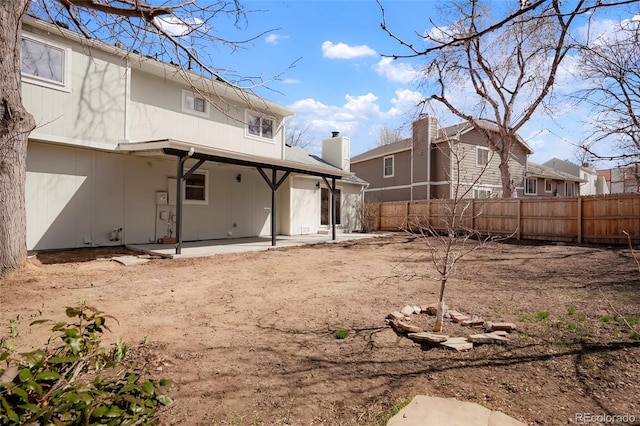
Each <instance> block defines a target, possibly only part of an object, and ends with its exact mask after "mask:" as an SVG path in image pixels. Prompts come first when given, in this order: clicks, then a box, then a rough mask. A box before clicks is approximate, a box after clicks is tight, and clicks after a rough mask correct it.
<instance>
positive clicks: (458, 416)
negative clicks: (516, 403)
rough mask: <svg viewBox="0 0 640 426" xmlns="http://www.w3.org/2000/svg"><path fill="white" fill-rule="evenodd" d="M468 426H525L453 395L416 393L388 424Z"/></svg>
mask: <svg viewBox="0 0 640 426" xmlns="http://www.w3.org/2000/svg"><path fill="white" fill-rule="evenodd" d="M425 425H464V426H525V424H524V423H521V422H519V421H517V420H515V419H514V418H512V417H509V416H507V415H506V414H503V413H501V412H499V411H491V410H489V409H488V408H485V407H483V406H481V405H478V404H474V403H472V402H465V401H457V400H455V399H453V398H441V397H437V396H425V395H416V396H415V397H414V398H413V399H412V400H411V402H410V403H409V405H407V406H406V407H404V408H403V409H402V410H400V412H398V414H396V415H395V416H393V417H392V418H391V419H390V420H389V421H388V422H387V426H425Z"/></svg>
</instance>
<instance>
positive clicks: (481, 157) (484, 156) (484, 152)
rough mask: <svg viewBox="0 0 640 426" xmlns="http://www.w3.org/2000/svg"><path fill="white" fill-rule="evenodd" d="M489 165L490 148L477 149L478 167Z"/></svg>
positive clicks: (480, 147) (478, 147)
mask: <svg viewBox="0 0 640 426" xmlns="http://www.w3.org/2000/svg"><path fill="white" fill-rule="evenodd" d="M488 163H489V148H485V147H482V146H477V147H476V165H477V166H486V165H487V164H488Z"/></svg>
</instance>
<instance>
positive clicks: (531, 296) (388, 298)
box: [0, 234, 640, 425]
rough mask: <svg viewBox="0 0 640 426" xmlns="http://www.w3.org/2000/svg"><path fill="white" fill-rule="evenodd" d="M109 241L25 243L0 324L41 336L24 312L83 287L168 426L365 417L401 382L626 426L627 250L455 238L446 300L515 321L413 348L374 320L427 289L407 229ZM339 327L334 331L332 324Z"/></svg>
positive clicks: (633, 305) (631, 273)
mask: <svg viewBox="0 0 640 426" xmlns="http://www.w3.org/2000/svg"><path fill="white" fill-rule="evenodd" d="M119 252H123V251H122V250H121V249H101V250H73V251H65V252H53V253H42V254H40V255H38V256H37V257H34V258H32V259H30V261H29V263H28V264H27V265H26V266H25V267H23V268H21V269H19V270H17V271H15V272H14V273H12V274H11V275H10V276H7V277H5V278H4V279H3V280H2V283H1V287H0V290H1V291H0V306H1V309H0V321H1V323H2V324H3V325H2V327H3V328H2V329H1V330H2V331H1V332H0V333H3V334H6V332H5V330H6V328H5V324H8V321H9V319H13V318H16V317H17V316H20V318H21V319H22V323H23V326H22V328H21V331H22V332H21V335H20V336H19V338H18V339H17V344H18V345H19V346H21V347H22V348H28V347H35V346H39V345H42V344H43V343H44V341H45V340H46V338H47V335H48V330H47V327H44V326H42V325H40V326H34V327H28V326H27V325H26V324H28V323H29V322H30V320H31V319H32V318H33V317H34V316H37V315H39V313H41V316H42V317H44V318H51V319H55V320H64V307H65V306H72V305H76V304H78V303H79V302H80V301H81V300H86V302H87V303H88V304H90V305H93V306H96V307H98V308H99V309H101V310H103V311H105V312H107V313H109V314H111V315H114V316H115V317H117V318H118V320H119V324H116V323H112V330H113V333H112V334H108V335H107V336H105V342H106V343H107V344H110V343H112V342H113V341H115V339H116V336H121V337H122V338H124V339H125V340H126V341H128V342H131V345H132V347H133V349H132V353H131V356H132V360H137V362H144V363H146V365H147V366H149V367H150V368H151V369H152V371H153V375H155V376H157V377H166V378H170V379H172V380H173V382H174V386H173V387H172V388H171V389H170V390H169V392H168V393H169V395H170V396H171V397H172V398H173V399H174V400H175V404H174V405H173V406H171V407H169V408H167V409H166V410H165V411H163V412H162V420H163V421H164V422H165V423H167V424H175V425H182V424H185V425H211V424H269V425H273V424H292V425H311V424H313V425H319V424H327V425H329V424H330V425H356V424H375V422H376V421H379V419H380V418H381V415H382V413H384V412H386V411H388V409H389V406H390V405H391V404H393V403H394V402H396V401H398V400H400V399H403V398H406V397H411V396H414V395H417V394H426V395H439V396H445V397H455V398H458V399H460V400H464V401H471V402H476V403H479V404H481V405H484V406H486V407H488V408H490V409H492V410H500V411H503V412H505V413H506V414H508V415H510V416H512V417H515V418H517V419H519V420H521V421H523V422H525V423H527V424H530V425H561V424H570V423H580V421H579V419H577V418H576V414H577V413H589V414H591V415H597V416H602V415H614V416H615V415H617V416H623V415H625V414H626V415H627V417H626V419H627V420H628V419H629V418H630V417H629V416H633V417H635V420H634V421H627V423H626V424H628V423H632V424H640V402H639V395H640V380H639V379H640V372H639V368H638V367H639V365H640V364H639V360H640V340H638V338H637V335H634V334H633V332H632V331H631V330H629V328H628V326H627V324H625V323H624V322H623V321H622V320H621V319H620V317H619V316H618V315H617V313H619V314H620V315H622V316H623V317H625V318H626V320H627V321H628V323H629V324H630V325H631V326H632V327H633V328H635V330H636V331H639V329H640V326H638V325H637V322H638V320H639V319H640V312H639V309H638V306H640V272H639V271H638V266H637V264H636V262H635V260H634V258H633V257H632V255H631V252H630V250H629V248H625V247H605V246H603V247H592V246H589V247H586V246H572V245H560V244H526V245H525V244H505V243H501V244H494V245H491V246H490V247H488V248H486V249H483V250H480V251H475V252H473V253H471V254H469V255H468V256H467V257H466V258H464V259H463V260H462V261H461V263H460V265H459V267H458V269H457V271H456V273H455V275H453V277H452V278H451V279H450V281H449V284H448V287H447V290H446V301H447V303H448V305H449V306H450V307H451V308H455V309H456V310H458V311H461V312H465V313H469V314H474V315H478V316H479V317H481V318H482V319H484V320H487V321H509V322H513V323H515V324H516V326H517V330H516V331H515V332H514V333H512V334H511V335H510V342H509V343H508V344H506V345H480V346H476V347H475V348H474V349H472V350H470V351H467V352H456V351H453V350H448V349H443V348H440V347H429V346H420V345H418V344H416V343H413V342H412V341H410V340H409V339H407V338H405V337H402V336H398V335H397V334H396V333H395V332H394V331H392V330H391V329H390V328H389V327H388V326H387V325H386V323H385V317H386V316H387V314H388V313H389V312H390V311H395V310H400V309H401V308H402V307H403V306H405V305H407V304H409V305H424V304H429V303H434V302H436V298H437V291H438V282H437V280H433V279H430V278H428V277H429V276H430V277H434V276H435V274H434V268H433V265H432V264H431V263H430V261H429V260H428V259H427V258H425V254H426V252H425V245H424V242H421V241H420V240H416V239H413V238H409V237H407V236H406V235H402V234H399V235H394V236H386V237H380V238H374V239H369V240H360V241H355V242H348V243H340V244H322V245H315V246H308V247H301V248H289V249H276V250H270V251H267V252H255V253H244V254H229V255H219V256H215V257H210V258H199V259H182V260H163V259H154V260H151V261H150V262H148V263H147V264H144V265H137V266H128V267H125V266H122V265H120V264H119V263H116V262H114V261H111V260H109V259H110V258H111V256H113V255H114V254H116V253H119ZM616 311H617V313H616ZM544 312H548V317H546V318H544V317H545V314H544ZM433 322H434V318H433V317H429V316H427V315H422V314H421V315H414V316H413V320H412V323H414V324H418V325H421V326H422V327H424V328H426V329H430V328H431V327H432V326H433ZM338 329H347V330H349V336H348V337H347V338H346V339H336V337H335V331H336V330H338ZM445 332H446V333H447V334H449V335H452V336H464V335H468V334H471V333H475V332H477V330H472V329H469V328H466V327H462V326H460V325H457V324H453V323H446V324H445ZM142 342H146V343H145V344H143V343H142ZM596 419H597V418H596ZM608 419H609V420H611V419H613V418H611V417H610V418H608ZM615 419H618V420H620V419H621V418H615ZM604 420H607V419H604ZM591 424H605V422H601V423H597V422H596V423H591ZM606 424H612V423H606ZM618 424H625V423H624V422H622V423H621V422H619V423H618Z"/></svg>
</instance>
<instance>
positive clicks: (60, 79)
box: [21, 34, 71, 91]
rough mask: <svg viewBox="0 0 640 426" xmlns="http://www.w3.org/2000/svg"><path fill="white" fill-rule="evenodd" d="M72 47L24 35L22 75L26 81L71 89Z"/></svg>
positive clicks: (60, 88) (55, 87)
mask: <svg viewBox="0 0 640 426" xmlns="http://www.w3.org/2000/svg"><path fill="white" fill-rule="evenodd" d="M70 60H71V49H69V48H67V47H63V46H61V45H58V44H55V43H51V42H49V41H45V40H44V39H40V38H39V37H36V36H34V35H30V34H29V35H27V34H23V36H22V68H21V70H22V75H23V78H24V79H25V80H26V81H29V82H31V83H34V84H38V85H41V86H46V87H51V88H54V89H59V90H65V91H70V90H71V88H70V83H71V77H70V70H71V66H70Z"/></svg>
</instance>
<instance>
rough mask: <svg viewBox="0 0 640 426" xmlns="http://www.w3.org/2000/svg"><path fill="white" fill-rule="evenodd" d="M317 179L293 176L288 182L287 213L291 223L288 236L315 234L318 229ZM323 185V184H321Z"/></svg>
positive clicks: (318, 190)
mask: <svg viewBox="0 0 640 426" xmlns="http://www.w3.org/2000/svg"><path fill="white" fill-rule="evenodd" d="M318 182H319V179H312V178H307V177H302V176H294V177H293V179H291V180H290V188H289V192H290V194H291V196H290V199H289V211H290V217H291V222H290V226H289V230H288V231H287V232H286V233H287V234H288V235H301V234H315V233H317V232H318V229H319V228H320V189H318V188H317V187H316V183H318ZM323 185H324V184H323Z"/></svg>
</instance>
